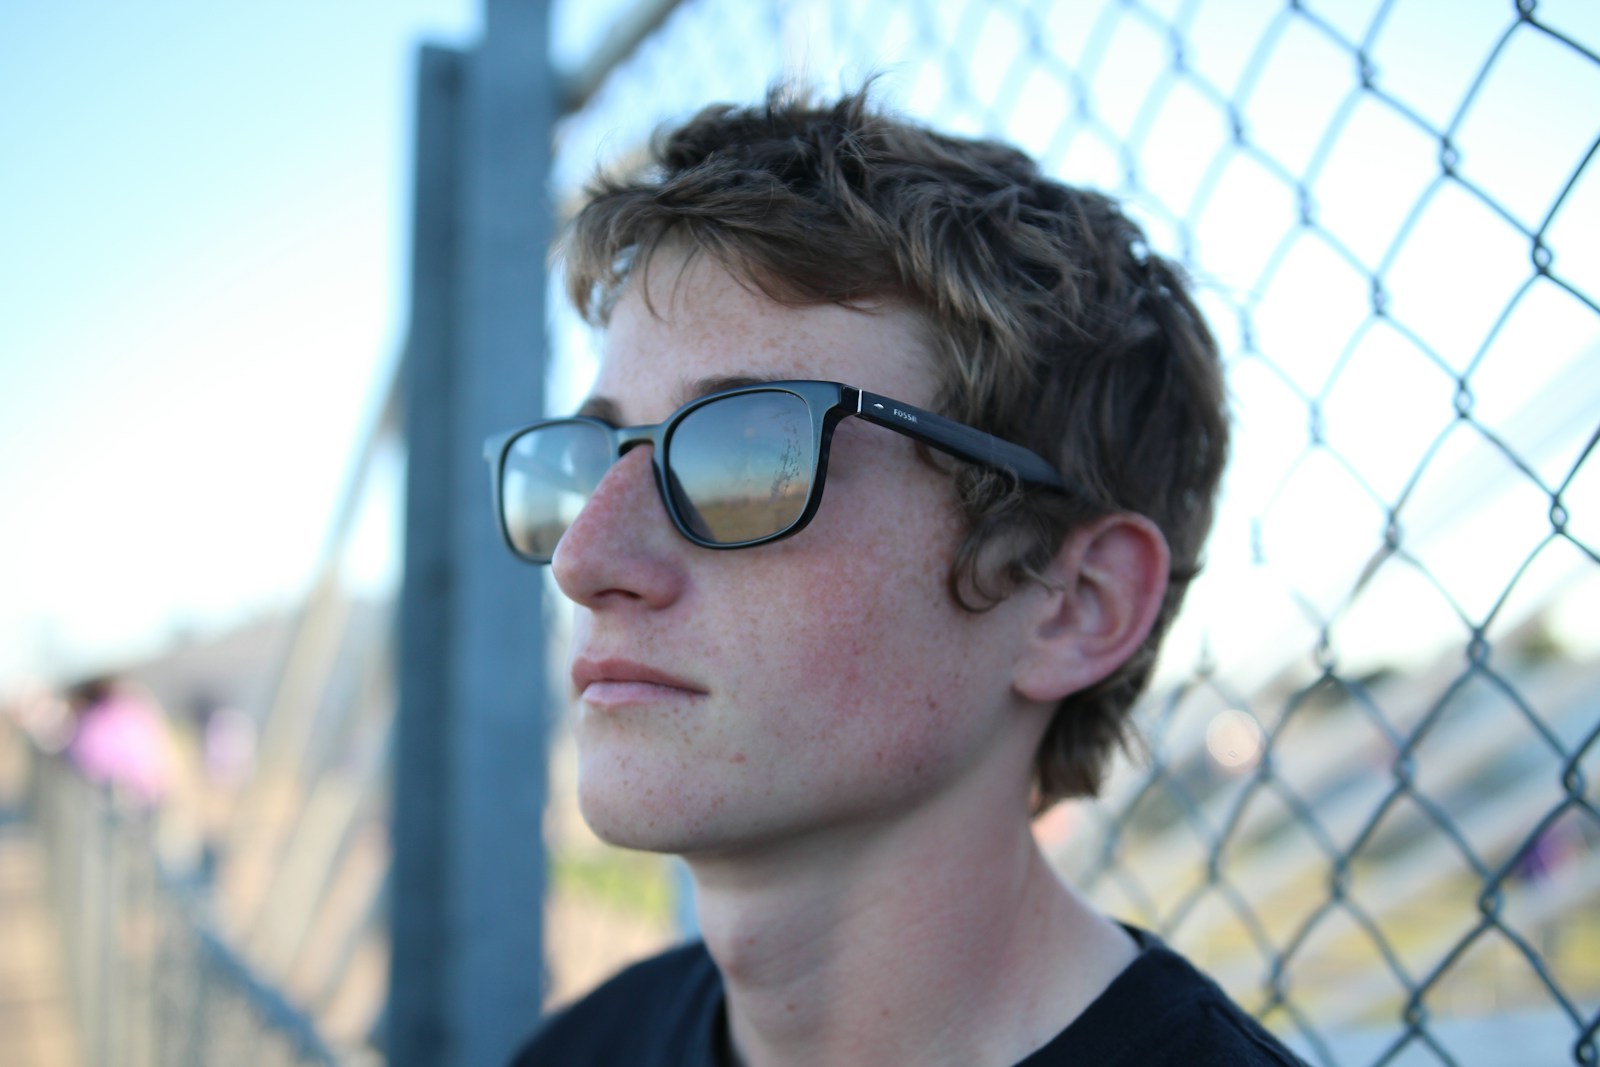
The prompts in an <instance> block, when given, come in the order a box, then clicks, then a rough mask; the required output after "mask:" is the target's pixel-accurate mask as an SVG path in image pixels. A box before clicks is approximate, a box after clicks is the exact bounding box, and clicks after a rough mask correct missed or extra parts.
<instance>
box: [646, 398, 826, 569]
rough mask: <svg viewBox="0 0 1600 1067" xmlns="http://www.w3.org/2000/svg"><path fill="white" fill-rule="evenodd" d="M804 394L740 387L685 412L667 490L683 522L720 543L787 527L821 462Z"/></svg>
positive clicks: (671, 448)
mask: <svg viewBox="0 0 1600 1067" xmlns="http://www.w3.org/2000/svg"><path fill="white" fill-rule="evenodd" d="M815 440H816V434H815V433H814V432H813V430H812V427H811V413H810V411H809V409H808V408H807V407H806V404H805V401H804V400H802V399H801V398H800V397H798V396H796V395H795V394H793V393H785V392H780V391H776V390H775V391H772V392H760V393H741V394H739V395H738V396H731V397H727V398H725V399H722V400H714V401H712V402H711V403H709V404H703V405H701V406H700V407H698V408H695V409H694V410H693V411H691V412H689V413H688V414H687V415H685V416H684V418H683V421H682V422H680V423H679V424H678V426H677V429H676V430H674V431H673V434H672V438H671V440H669V441H668V442H667V470H668V474H667V480H668V483H669V491H670V492H671V493H672V495H673V501H674V503H675V504H676V506H677V509H678V512H679V514H680V515H681V516H682V517H683V520H684V523H685V524H686V525H687V526H688V527H689V528H690V529H691V530H693V531H694V533H695V534H696V536H698V537H701V538H704V539H705V540H707V541H711V542H715V543H716V544H724V545H731V544H738V543H740V542H742V541H754V540H756V539H758V538H762V537H769V536H771V535H772V534H775V533H779V532H781V531H783V530H786V529H788V528H789V527H790V526H791V525H793V524H794V523H795V522H796V521H797V520H798V519H799V518H800V514H801V512H803V511H804V510H805V506H806V498H807V497H808V496H809V495H810V492H811V479H812V472H813V471H814V470H815V469H816V455H815Z"/></svg>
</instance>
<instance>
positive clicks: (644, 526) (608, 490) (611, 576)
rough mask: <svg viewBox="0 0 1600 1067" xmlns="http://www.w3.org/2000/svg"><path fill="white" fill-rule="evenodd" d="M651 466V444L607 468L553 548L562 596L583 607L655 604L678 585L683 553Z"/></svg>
mask: <svg viewBox="0 0 1600 1067" xmlns="http://www.w3.org/2000/svg"><path fill="white" fill-rule="evenodd" d="M690 547H692V546H690V545H689V543H688V542H687V541H685V540H683V538H682V537H680V536H679V535H678V533H677V531H676V530H674V529H673V527H672V520H671V519H669V518H668V517H667V512H666V508H665V506H664V505H663V504H662V502H661V494H660V491H659V490H658V489H657V488H656V479H655V470H654V468H653V467H652V466H651V448H650V446H640V447H636V448H631V449H629V450H628V451H627V452H625V453H623V455H622V457H621V458H620V459H618V460H617V462H615V463H613V464H612V465H611V468H610V469H609V470H607V471H606V473H605V476H604V477H603V478H601V479H600V484H599V485H598V486H596V487H595V491H594V493H593V494H592V495H591V496H590V497H589V500H588V502H587V503H586V504H584V506H583V509H582V510H581V511H579V512H578V517H577V518H576V519H575V520H573V523H572V525H571V526H569V527H568V528H567V532H566V533H565V534H563V535H562V537H561V541H560V543H558V544H557V545H556V550H555V554H554V556H552V558H551V560H550V570H551V573H552V574H553V575H554V576H555V580H556V584H557V585H558V586H560V587H561V591H562V592H563V593H565V594H566V595H567V597H568V598H569V599H571V600H572V601H573V602H575V603H577V604H581V605H583V606H584V607H587V608H595V609H598V608H603V607H606V606H611V605H620V604H640V605H644V606H647V607H652V608H662V607H666V606H667V605H669V604H671V603H672V602H673V601H674V600H676V599H677V598H678V596H679V595H680V594H681V592H682V590H683V580H684V570H683V555H684V550H685V549H688V548H690Z"/></svg>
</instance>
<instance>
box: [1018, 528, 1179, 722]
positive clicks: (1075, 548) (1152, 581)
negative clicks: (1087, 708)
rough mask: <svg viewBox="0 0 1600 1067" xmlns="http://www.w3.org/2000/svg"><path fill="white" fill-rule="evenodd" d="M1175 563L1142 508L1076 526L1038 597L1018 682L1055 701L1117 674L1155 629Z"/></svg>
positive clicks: (1034, 695)
mask: <svg viewBox="0 0 1600 1067" xmlns="http://www.w3.org/2000/svg"><path fill="white" fill-rule="evenodd" d="M1170 567H1171V555H1170V553H1169V552H1168V550H1167V539H1166V538H1165V537H1163V536H1162V535H1161V531H1160V529H1158V528H1157V527H1156V524H1155V523H1153V522H1151V521H1150V520H1149V519H1147V518H1145V517H1144V516H1143V515H1135V514H1132V513H1129V512H1118V513H1115V514H1112V515H1106V516H1104V517H1102V518H1099V519H1096V520H1095V521H1094V522H1091V523H1087V524H1085V525H1083V526H1081V527H1078V528H1077V529H1074V530H1073V531H1072V532H1071V533H1069V534H1068V535H1067V538H1066V540H1065V541H1063V542H1062V544H1061V548H1060V550H1059V551H1057V552H1056V556H1055V559H1054V560H1053V561H1052V562H1051V564H1050V569H1049V572H1048V573H1047V575H1046V577H1047V578H1048V579H1049V582H1050V587H1049V588H1048V589H1043V590H1040V597H1039V600H1038V602H1037V603H1036V604H1035V605H1033V607H1034V608H1035V611H1034V613H1033V614H1032V615H1031V616H1030V619H1029V629H1028V632H1027V635H1026V644H1025V647H1024V648H1023V650H1022V653H1021V655H1019V657H1018V659H1017V667H1016V674H1015V675H1014V680H1013V688H1014V689H1015V690H1016V691H1017V693H1018V694H1020V695H1021V696H1023V697H1026V698H1027V699H1029V700H1035V701H1041V702H1045V703H1055V702H1057V701H1059V700H1061V699H1062V698H1063V697H1066V696H1068V695H1070V694H1072V693H1076V692H1079V691H1081V690H1084V689H1087V688H1089V687H1090V686H1092V685H1094V684H1095V683H1097V682H1099V681H1101V680H1103V679H1105V678H1106V677H1108V676H1110V675H1111V674H1112V672H1114V671H1115V670H1116V669H1117V668H1118V667H1120V666H1122V665H1123V664H1124V663H1126V662H1127V660H1128V658H1129V657H1130V656H1132V655H1133V654H1134V652H1136V651H1138V648H1139V646H1140V645H1142V644H1143V643H1144V639H1145V638H1146V637H1148V636H1149V635H1150V628H1151V627H1152V626H1154V625H1155V621H1156V615H1157V614H1158V613H1159V612H1160V610H1161V600H1162V598H1163V597H1164V596H1165V595H1166V591H1167V576H1168V573H1169V570H1170Z"/></svg>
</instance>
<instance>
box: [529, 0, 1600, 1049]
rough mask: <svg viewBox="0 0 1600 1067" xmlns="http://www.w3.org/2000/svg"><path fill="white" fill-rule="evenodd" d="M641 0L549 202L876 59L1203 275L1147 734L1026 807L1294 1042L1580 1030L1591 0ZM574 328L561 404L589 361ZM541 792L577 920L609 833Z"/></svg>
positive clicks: (1590, 762) (899, 94)
mask: <svg viewBox="0 0 1600 1067" xmlns="http://www.w3.org/2000/svg"><path fill="white" fill-rule="evenodd" d="M584 8H585V5H579V4H569V5H565V6H558V7H557V8H556V12H557V40H558V42H560V41H562V40H570V41H572V42H575V43H574V44H573V45H572V46H571V47H572V49H573V50H574V51H582V50H583V48H584V44H583V38H584V32H583V31H584V26H585V17H586V16H585V12H584V10H581V9H584ZM629 10H630V11H632V12H633V13H634V14H635V15H636V16H640V17H639V19H638V21H641V22H644V23H648V24H650V25H651V27H652V29H651V32H649V33H648V34H647V35H645V36H644V37H643V38H642V39H641V40H640V42H639V43H638V44H637V47H635V48H633V49H632V50H631V51H630V52H629V53H628V54H627V55H626V56H625V57H624V58H621V59H620V60H619V61H617V62H615V63H614V64H612V65H610V66H609V67H608V70H607V73H606V74H605V76H604V77H603V78H602V77H596V78H592V79H590V82H592V84H593V91H592V92H589V93H588V94H587V95H586V96H585V98H584V100H583V102H582V106H581V107H580V108H579V109H578V110H576V111H574V112H573V113H572V114H570V115H568V116H567V117H566V119H565V120H564V121H563V124H562V127H561V130H560V139H559V152H558V155H557V158H556V162H555V175H554V178H555V187H556V191H557V195H558V199H560V200H561V201H563V202H570V201H571V199H572V198H574V197H576V195H577V193H578V189H579V187H580V185H581V184H582V182H583V181H584V180H585V179H586V178H587V176H588V174H589V172H590V171H591V170H592V168H593V166H594V165H595V163H596V161H601V162H607V161H610V162H612V163H614V164H616V165H625V164H626V162H627V160H628V158H629V157H630V156H632V155H634V154H635V153H636V152H637V150H638V147H639V145H640V144H641V143H642V141H643V139H644V138H646V137H647V136H649V134H650V133H651V132H652V131H653V129H654V128H656V127H657V126H658V125H659V124H660V123H662V122H664V121H667V120H670V119H672V118H676V117H681V116H683V115H685V114H686V113H688V112H690V111H692V110H693V109H696V108H698V107H699V106H701V105H703V104H704V103H707V102H709V101H712V100H735V101H751V100H755V99H758V98H759V97H760V95H761V94H762V93H763V92H764V90H765V89H766V87H767V86H768V85H769V84H770V83H772V82H773V81H774V80H776V79H779V78H788V79H799V80H801V81H804V82H808V83H810V84H812V85H815V86H817V87H819V88H821V89H822V90H824V91H830V90H834V89H838V88H848V87H853V86H854V85H856V84H859V82H860V81H861V80H862V79H864V78H866V77H868V76H871V75H874V74H877V75H880V76H881V77H880V81H879V83H878V91H879V95H880V96H881V97H882V98H884V99H885V100H887V101H888V102H889V103H891V104H893V105H895V106H898V107H900V108H902V109H904V110H906V111H908V112H910V113H912V114H914V115H916V116H919V117H923V118H926V119H928V120H930V121H932V122H933V123H935V124H936V125H938V126H940V127H943V128H946V129H950V130H954V131H956V132H962V133H969V134H983V135H991V136H997V137H1000V138H1003V139H1006V140H1009V141H1011V142H1014V143H1016V144H1018V145H1019V146H1021V147H1022V148H1024V149H1026V150H1028V151H1030V152H1031V153H1033V154H1034V155H1036V156H1037V157H1038V158H1039V159H1040V160H1041V161H1042V163H1043V164H1044V165H1045V166H1046V168H1047V169H1048V170H1049V171H1050V172H1052V173H1054V174H1056V175H1058V176H1060V177H1062V178H1064V179H1065V180H1067V181H1070V182H1074V183H1077V184H1083V185H1089V186H1093V187H1097V188H1101V189H1104V190H1106V191H1108V192H1111V193H1113V194H1114V195H1116V196H1118V197H1120V198H1121V199H1123V200H1124V201H1125V202H1126V204H1127V205H1128V207H1129V209H1130V211H1131V213H1132V214H1134V215H1135V217H1136V218H1138V219H1139V220H1140V221H1141V222H1142V223H1143V225H1144V226H1145V227H1146V230H1147V232H1148V234H1149V236H1150V240H1151V244H1152V245H1153V246H1154V247H1156V248H1157V249H1159V250H1161V251H1163V252H1165V253H1167V254H1169V255H1172V256H1174V257H1176V258H1178V259H1179V260H1181V261H1182V262H1183V263H1184V264H1185V265H1186V267H1187V268H1188V269H1189V271H1190V272H1191V274H1192V275H1193V277H1194V279H1195V281H1196V284H1197V286H1198V289H1199V293H1200V299H1201V302H1202V305H1203V307H1204V308H1205V310H1206V312H1207V315H1208V318H1209V319H1210V321H1211V323H1212V325H1213V328H1214V329H1215V331H1216V332H1217V335H1218V337H1219V340H1220V342H1221V344H1222V346H1223V350H1224V352H1225V358H1226V361H1227V365H1228V372H1229V381H1230V388H1231V392H1232V398H1233V404H1234V418H1235V426H1236V450H1235V459H1234V462H1233V466H1232V469H1231V472H1230V474H1229V476H1228V481H1227V483H1226V486H1225V499H1224V502H1223V506H1222V510H1221V513H1220V515H1219V519H1218V524H1217V529H1216V532H1215V534H1214V536H1213V539H1212V541H1211V545H1210V551H1209V560H1208V567H1207V571H1206V573H1205V574H1204V575H1203V576H1202V578H1201V579H1200V581H1199V582H1198V583H1197V584H1196V586H1195V588H1194V590H1193V592H1192V594H1191V598H1190V601H1189V603H1188V605H1187V607H1186V610H1185V613H1184V616H1183V618H1182V619H1181V620H1180V622H1179V625H1178V626H1177V628H1176V630H1175V632H1174V633H1173V634H1172V637H1171V639H1170V640H1169V642H1168V646H1167V650H1166V654H1165V656H1164V659H1163V665H1162V670H1161V674H1160V677H1159V679H1158V683H1157V685H1156V686H1155V688H1154V690H1153V693H1152V694H1151V696H1150V698H1149V699H1148V700H1147V701H1146V702H1145V704H1144V706H1143V709H1142V711H1141V713H1140V714H1141V716H1142V722H1143V724H1144V726H1145V734H1146V737H1147V745H1146V751H1144V752H1143V753H1140V754H1137V755H1136V757H1135V758H1133V759H1130V760H1128V761H1126V762H1125V764H1124V765H1122V766H1121V767H1120V768H1119V770H1118V772H1117V774H1116V775H1115V776H1114V778H1113V780H1112V781H1111V783H1110V785H1109V787H1108V788H1107V790H1106V794H1105V796H1104V797H1103V798H1102V799H1101V800H1100V801H1098V802H1096V803H1093V804H1082V805H1073V806H1069V807H1066V808H1064V809H1062V810H1060V811H1058V812H1056V813H1054V814H1053V815H1052V816H1051V817H1049V818H1048V819H1047V820H1045V822H1044V823H1042V824H1041V826H1040V827H1039V833H1040V835H1041V836H1042V837H1043V838H1045V839H1046V840H1047V841H1048V842H1049V843H1050V845H1051V848H1052V850H1053V851H1054V853H1055V854H1056V855H1058V857H1059V859H1060V862H1061V864H1062V866H1063V868H1064V869H1065V870H1066V871H1067V872H1068V873H1069V875H1070V876H1071V877H1072V878H1073V879H1074V880H1075V881H1076V882H1077V883H1078V884H1079V885H1081V886H1083V887H1084V888H1086V889H1087V890H1088V891H1089V892H1090V893H1091V895H1093V896H1094V897H1095V898H1096V899H1097V901H1098V902H1099V903H1101V904H1102V905H1103V906H1105V907H1106V908H1108V909H1109V910H1110V911H1112V912H1113V913H1115V914H1118V915H1120V916H1123V917H1125V918H1127V919H1129V920H1131V921H1135V922H1139V923H1144V924H1147V925H1149V926H1152V927H1154V928H1155V929H1157V930H1159V931H1160V932H1162V933H1163V934H1164V935H1165V936H1167V937H1168V938H1169V939H1170V940H1171V941H1172V942H1173V943H1175V944H1176V945H1177V946H1178V947H1179V948H1180V949H1182V950H1183V951H1185V952H1186V953H1188V954H1189V955H1191V956H1193V957H1195V958H1196V959H1197V960H1198V961H1199V962H1200V963H1201V964H1202V965H1204V966H1205V967H1207V968H1208V969H1210V970H1211V971H1212V972H1213V973H1215V974H1216V975H1218V976H1219V978H1220V979H1221V980H1222V981H1223V983H1224V984H1225V985H1226V986H1227V987H1228V988H1229V989H1230V991H1231V992H1233V993H1234V995H1235V996H1237V997H1238V998H1239V999H1240V1000H1241V1002H1243V1003H1244V1004H1245V1005H1246V1006H1248V1007H1249V1008H1251V1009H1252V1010H1254V1011H1256V1012H1258V1013H1259V1014H1261V1015H1262V1016H1263V1018H1264V1019H1265V1020H1266V1021H1267V1022H1268V1024H1269V1025H1271V1026H1272V1027H1273V1028H1274V1029H1276V1030H1278V1031H1279V1032H1281V1033H1283V1034H1284V1035H1286V1036H1287V1037H1288V1038H1289V1039H1290V1040H1291V1041H1292V1042H1293V1043H1294V1044H1295V1045H1296V1046H1297V1047H1298V1048H1299V1049H1301V1050H1302V1051H1303V1052H1304V1054H1305V1055H1306V1056H1307V1057H1308V1058H1309V1059H1311V1060H1312V1061H1313V1062H1316V1063H1321V1064H1367V1063H1372V1064H1378V1063H1383V1064H1401V1063H1403V1064H1434V1063H1444V1064H1468V1063H1474V1064H1491V1063H1495V1064H1498V1063H1518V1064H1521V1063H1558V1062H1575V1063H1586V1064H1587V1063H1595V1062H1597V1054H1596V1028H1597V1026H1600V909H1597V907H1596V904H1597V901H1600V810H1597V803H1600V787H1597V786H1596V784H1595V777H1596V774H1597V772H1600V753H1597V751H1596V749H1597V746H1596V737H1597V736H1600V698H1597V697H1596V695H1595V694H1596V693H1597V692H1600V686H1597V685H1596V683H1597V682H1600V626H1597V625H1596V623H1595V612H1594V605H1595V604H1596V603H1597V602H1600V601H1597V593H1600V556H1597V554H1596V553H1597V548H1600V459H1596V458H1594V455H1593V453H1594V450H1595V443H1596V436H1597V434H1600V428H1597V427H1600V307H1597V301H1600V252H1597V248H1600V243H1597V242H1596V236H1597V235H1600V163H1596V162H1595V154H1596V146H1597V140H1596V138H1597V134H1600V112H1597V110H1596V105H1595V102H1596V101H1597V100H1600V57H1597V55H1596V52H1597V50H1600V6H1597V5H1595V4H1593V3H1589V2H1585V0H1573V2H1568V3H1556V2H1552V0H1542V2H1538V3H1535V2H1532V0H1523V2H1520V3H1513V2H1511V0H1492V2H1490V0H1484V2H1474V3H1455V2H1446V0H1323V2H1312V0H1146V2H1138V0H1103V2H1096V3H1089V2H1084V3H1077V2H1074V3H1065V2H1053V3H1051V2H1039V3H1029V2H1025V0H985V2H980V0H971V2H961V0H877V2H873V3H869V4H859V3H852V2H846V0H788V2H782V0H773V2H771V3H766V4H762V3H755V4H752V3H745V2H743V0H693V2H689V0H686V2H682V3H678V4H662V3H654V4H633V5H631V6H630V7H629ZM552 333H553V335H554V337H555V338H556V340H557V346H558V347H557V352H558V365H557V369H556V374H557V378H556V380H557V384H558V389H557V390H556V392H555V395H554V398H553V403H554V404H555V405H557V406H560V405H562V404H565V403H566V402H567V401H568V400H569V399H570V397H571V396H572V395H573V393H574V392H575V391H576V390H577V389H578V388H581V383H582V382H583V381H584V380H585V377H586V374H587V368H588V366H589V359H590V357H589V354H588V351H587V347H586V338H585V335H584V333H583V331H582V330H581V329H579V328H576V327H574V326H573V324H572V321H571V319H570V317H569V316H568V315H566V314H565V313H563V312H559V311H558V313H557V318H556V321H555V322H554V323H553V326H552ZM563 383H565V391H563V389H562V388H561V386H562V384H563ZM561 780H562V778H561V771H560V769H559V767H558V768H557V770H556V772H555V776H554V778H553V781H554V783H555V788H554V793H555V796H554V802H555V803H556V804H557V805H559V804H560V802H561V798H562V792H563V791H562V789H561ZM558 812H559V808H558ZM549 825H550V826H551V828H552V834H553V836H554V840H553V841H552V848H553V850H554V851H555V854H556V860H555V864H556V868H555V869H556V878H555V893H554V896H553V898H552V913H551V914H552V916H556V915H558V914H565V913H564V912H562V911H561V909H563V908H568V909H570V908H571V907H573V906H574V905H573V901H574V900H575V898H577V897H578V896H580V895H581V894H582V893H583V892H585V891H590V895H591V898H592V896H593V894H592V889H593V886H592V885H588V884H587V883H585V882H584V881H583V880H582V879H579V878H568V879H565V880H564V879H563V877H562V870H563V867H562V865H563V863H567V864H568V865H569V866H570V865H572V864H577V865H578V866H580V867H582V866H583V865H584V864H590V865H593V864H597V863H599V861H598V860H594V859H592V857H593V856H594V855H595V853H593V852H592V851H590V848H591V846H584V847H582V848H578V847H577V846H574V845H572V844H571V843H570V842H571V841H572V840H573V839H576V838H579V837H581V830H578V829H576V828H571V827H570V824H569V823H568V822H566V821H564V820H563V819H562V818H561V817H559V814H558V817H557V818H555V819H553V820H551V821H550V823H549ZM564 840H565V841H566V842H567V843H566V844H565V845H564V844H563V841H564ZM563 856H567V857H571V856H577V857H579V859H577V860H572V859H566V860H564V859H563ZM585 857H589V858H585ZM617 906H618V912H617V913H618V914H621V913H623V912H624V911H628V909H630V908H631V911H628V913H630V914H634V915H635V916H647V915H651V914H655V915H657V916H659V915H660V914H662V912H663V909H661V908H655V909H654V910H653V911H652V908H651V907H646V906H641V905H640V904H639V902H637V901H635V902H633V903H632V904H631V905H630V904H628V903H627V902H626V901H622V900H619V902H618V905H617ZM563 928H564V924H563V921H562V920H561V919H553V921H552V935H551V936H552V954H553V957H554V958H553V964H552V966H553V967H554V968H555V970H556V977H557V984H558V988H560V986H561V984H562V983H561V974H562V967H563V958H564V956H563V946H562V937H563V935H562V930H563ZM594 936H595V938H596V939H598V938H599V936H600V935H599V933H596V934H595V935H594ZM646 939H648V938H646ZM588 948H589V949H591V950H592V949H594V944H593V943H591V944H590V945H588ZM617 951H618V952H619V953H626V952H628V951H631V950H630V949H627V948H619V949H618V950H617ZM576 984H579V985H581V984H582V983H581V982H579V983H576Z"/></svg>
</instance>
